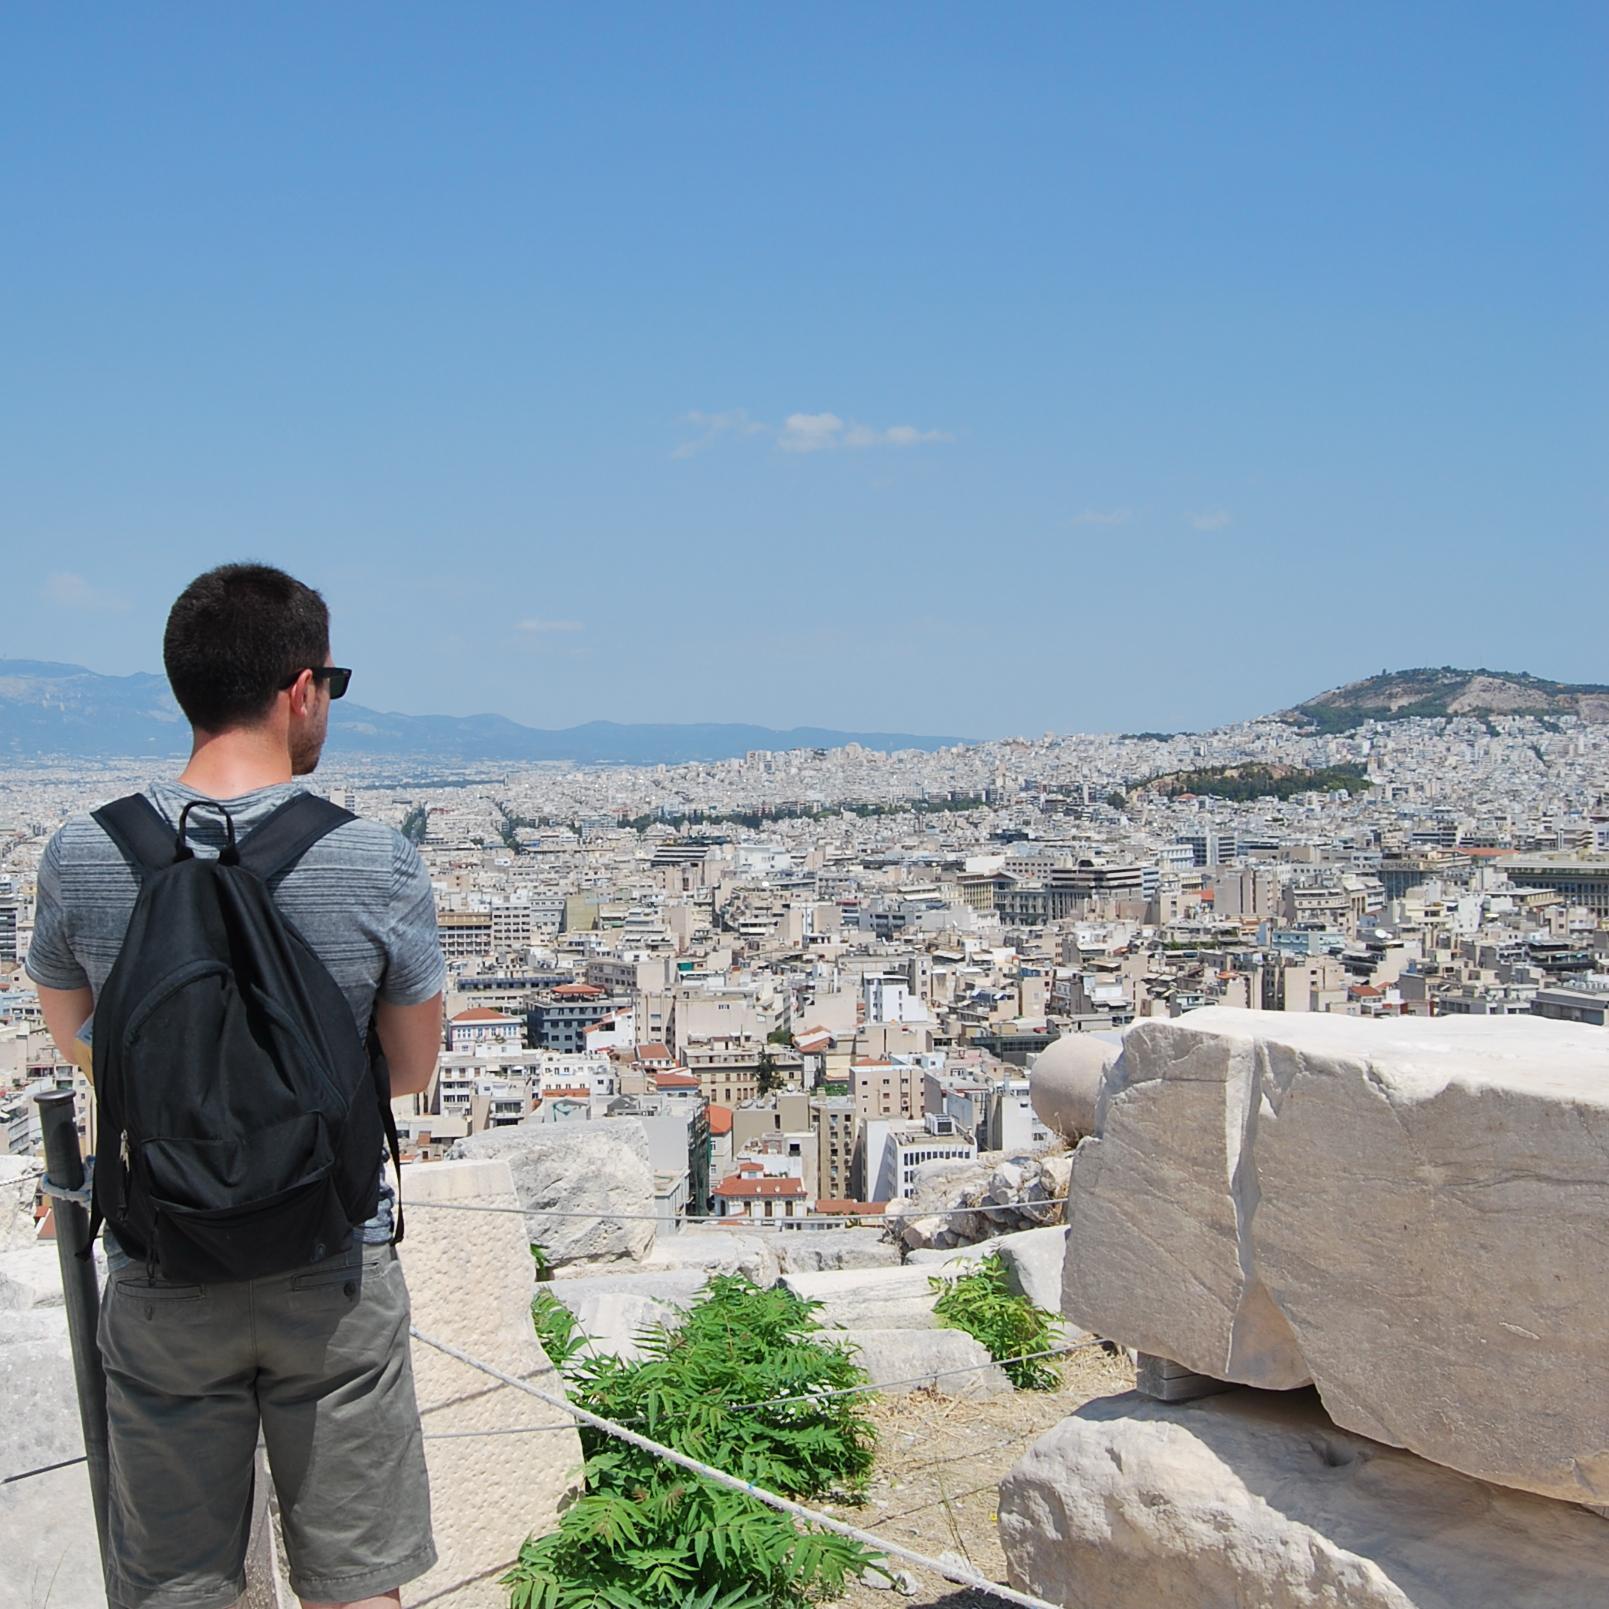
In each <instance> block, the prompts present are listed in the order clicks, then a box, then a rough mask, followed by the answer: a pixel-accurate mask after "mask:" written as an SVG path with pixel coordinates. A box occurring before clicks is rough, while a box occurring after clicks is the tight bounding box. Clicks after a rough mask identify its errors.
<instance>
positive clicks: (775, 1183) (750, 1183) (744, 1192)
mask: <svg viewBox="0 0 1609 1609" xmlns="http://www.w3.org/2000/svg"><path fill="white" fill-rule="evenodd" d="M804 1193H805V1187H804V1183H803V1181H802V1180H799V1179H740V1178H739V1177H738V1176H737V1175H736V1174H735V1173H734V1174H733V1175H732V1176H731V1178H729V1179H722V1180H721V1182H720V1183H719V1184H718V1185H717V1186H716V1187H715V1194H716V1195H718V1196H726V1197H729V1198H730V1197H733V1196H739V1197H746V1198H754V1197H765V1196H770V1197H779V1196H802V1195H803V1194H804Z"/></svg>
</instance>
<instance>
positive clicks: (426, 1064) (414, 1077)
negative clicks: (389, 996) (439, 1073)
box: [374, 994, 441, 1095]
mask: <svg viewBox="0 0 1609 1609" xmlns="http://www.w3.org/2000/svg"><path fill="white" fill-rule="evenodd" d="M374 1026H375V1030H376V1032H377V1033H378V1034H379V1035H380V1048H381V1049H382V1050H383V1051H384V1052H385V1059H386V1061H387V1063H388V1064H389V1065H390V1068H391V1093H392V1094H393V1095H418V1094H420V1093H421V1092H422V1091H423V1090H424V1089H425V1088H427V1087H428V1085H429V1083H430V1076H431V1074H432V1073H434V1072H435V1070H436V1057H437V1055H438V1054H439V1053H440V1051H441V996H440V995H439V994H437V995H433V996H432V997H431V998H430V999H429V1000H422V1001H420V1003H419V1004H418V1005H416V1006H393V1005H388V1004H387V1003H386V1002H385V1001H384V1000H382V1001H380V1002H379V1004H378V1005H376V1007H375V1009H374Z"/></svg>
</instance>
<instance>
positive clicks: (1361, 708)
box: [1278, 665, 1609, 732]
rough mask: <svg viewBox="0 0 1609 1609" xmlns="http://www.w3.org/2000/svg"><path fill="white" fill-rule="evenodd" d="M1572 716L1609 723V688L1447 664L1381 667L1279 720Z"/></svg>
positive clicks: (1336, 727)
mask: <svg viewBox="0 0 1609 1609" xmlns="http://www.w3.org/2000/svg"><path fill="white" fill-rule="evenodd" d="M1493 715H1541V716H1555V717H1557V716H1560V715H1575V716H1579V717H1580V718H1581V719H1582V720H1584V721H1592V722H1595V723H1601V724H1606V725H1609V687H1605V686H1600V685H1598V684H1595V683H1571V682H1552V681H1548V680H1547V679H1546V678H1545V677H1541V676H1532V675H1530V674H1529V673H1528V672H1525V671H1519V672H1514V671H1506V670H1456V669H1454V668H1453V667H1452V666H1451V665H1442V666H1440V667H1436V668H1431V667H1421V668H1420V669H1418V670H1397V671H1381V673H1380V674H1379V675H1378V676H1370V677H1369V678H1368V679H1367V680H1366V681H1361V682H1349V683H1348V684H1347V685H1346V686H1345V687H1336V688H1332V689H1331V690H1330V691H1329V692H1327V693H1320V694H1319V695H1318V697H1317V698H1310V699H1308V700H1307V702H1306V703H1305V704H1298V705H1297V706H1296V707H1295V708H1294V709H1289V710H1281V711H1280V713H1279V717H1278V718H1279V719H1280V720H1283V721H1289V722H1290V723H1291V724H1292V725H1296V726H1308V727H1316V728H1317V729H1318V730H1319V731H1321V732H1350V731H1351V730H1352V729H1353V728H1354V727H1358V726H1361V725H1362V724H1363V723H1364V722H1365V721H1404V720H1411V719H1413V718H1414V717H1435V716H1471V717H1473V718H1475V719H1477V720H1478V719H1481V718H1483V717H1490V716H1493Z"/></svg>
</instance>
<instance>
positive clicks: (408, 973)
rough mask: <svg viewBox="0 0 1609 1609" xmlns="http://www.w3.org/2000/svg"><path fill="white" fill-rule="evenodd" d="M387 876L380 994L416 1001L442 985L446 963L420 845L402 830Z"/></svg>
mask: <svg viewBox="0 0 1609 1609" xmlns="http://www.w3.org/2000/svg"><path fill="white" fill-rule="evenodd" d="M391 881H392V892H391V923H390V926H389V927H388V928H387V930H386V969H385V977H384V978H383V979H382V980H381V983H380V998H381V999H382V1000H384V1001H385V1002H386V1003H387V1004H388V1005H393V1006H417V1005H419V1004H420V1003H421V1002H422V1001H425V1000H429V999H430V998H431V996H432V995H437V994H440V993H441V991H442V990H443V989H444V988H445V987H446V983H447V963H446V962H445V961H444V960H443V959H442V954H441V941H440V939H439V938H438V937H437V936H436V896H435V894H434V892H433V891H432V890H431V887H430V874H429V873H428V872H427V871H426V870H425V864H424V862H423V861H422V860H420V858H419V851H418V850H417V849H415V848H414V847H413V845H412V844H410V843H409V842H408V840H407V839H406V838H404V837H403V836H402V835H401V834H400V833H399V834H398V835H397V848H396V854H395V856H394V858H393V861H392V880H391Z"/></svg>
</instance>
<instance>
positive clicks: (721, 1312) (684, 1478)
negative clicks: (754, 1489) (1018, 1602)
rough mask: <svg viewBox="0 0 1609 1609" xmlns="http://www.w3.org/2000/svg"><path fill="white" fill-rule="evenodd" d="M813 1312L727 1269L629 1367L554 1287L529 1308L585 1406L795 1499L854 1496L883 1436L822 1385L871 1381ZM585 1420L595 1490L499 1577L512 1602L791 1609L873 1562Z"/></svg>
mask: <svg viewBox="0 0 1609 1609" xmlns="http://www.w3.org/2000/svg"><path fill="white" fill-rule="evenodd" d="M544 1297H545V1298H546V1301H544ZM549 1304H551V1306H549ZM814 1306H815V1304H814V1303H810V1302H806V1301H803V1300H802V1299H800V1298H799V1297H797V1296H794V1295H793V1294H792V1293H791V1292H790V1291H786V1290H761V1289H760V1288H759V1287H757V1286H755V1285H754V1284H752V1283H751V1282H750V1281H748V1280H746V1279H744V1278H742V1277H741V1276H738V1275H718V1276H716V1277H715V1278H714V1279H712V1280H711V1281H710V1282H709V1285H708V1286H707V1287H706V1289H705V1291H704V1293H703V1294H702V1295H701V1296H700V1298H699V1300H698V1301H697V1302H696V1303H695V1304H694V1306H693V1308H692V1309H691V1311H690V1312H689V1313H688V1315H687V1318H686V1321H685V1323H684V1324H683V1325H682V1326H681V1328H680V1329H678V1330H674V1331H670V1330H666V1329H664V1328H661V1327H655V1328H653V1329H651V1330H649V1331H646V1332H645V1333H644V1334H643V1335H641V1336H640V1337H639V1338H638V1341H639V1345H640V1347H641V1348H642V1351H643V1357H642V1358H641V1359H640V1360H639V1361H636V1362H631V1363H625V1362H622V1361H621V1360H620V1359H619V1358H616V1357H613V1356H610V1355H608V1354H597V1353H593V1352H591V1351H590V1350H589V1346H590V1343H589V1342H588V1340H587V1338H586V1336H585V1334H584V1333H582V1332H581V1331H580V1330H579V1328H578V1327H577V1326H576V1324H575V1321H574V1320H573V1318H571V1317H570V1315H569V1313H568V1310H565V1309H563V1308H562V1304H560V1303H558V1302H557V1301H556V1300H554V1299H553V1297H552V1296H551V1294H550V1293H548V1292H538V1294H537V1298H536V1302H535V1303H534V1304H533V1309H532V1312H533V1318H534V1319H535V1322H536V1325H537V1331H538V1335H539V1336H540V1337H541V1339H542V1344H543V1347H544V1349H546V1350H547V1352H548V1356H549V1357H550V1358H552V1359H553V1361H554V1363H555V1364H556V1366H557V1367H558V1368H560V1369H561V1370H562V1371H563V1373H564V1375H565V1380H566V1383H567V1385H568V1388H569V1392H570V1397H571V1400H572V1401H574V1402H575V1403H577V1404H578V1405H579V1406H582V1407H586V1408H589V1409H591V1410H592V1411H593V1412H594V1413H597V1414H600V1415H602V1416H603V1417H604V1418H607V1419H613V1420H615V1421H617V1422H618V1423H620V1424H624V1425H628V1426H630V1427H631V1428H632V1429H634V1430H638V1431H640V1432H641V1433H642V1434H644V1435H647V1436H652V1437H653V1438H654V1439H655V1440H657V1441H663V1442H665V1443H667V1444H668V1445H670V1446H672V1447H675V1448H676V1449H677V1451H679V1452H684V1453H687V1454H688V1455H690V1456H691V1457H694V1458H698V1459H701V1460H703V1461H704V1462H705V1463H708V1464H712V1465H714V1466H715V1467H716V1468H717V1469H722V1470H726V1471H728V1472H729V1473H731V1474H733V1475H738V1476H741V1477H742V1478H743V1479H745V1480H750V1481H753V1482H754V1483H755V1484H756V1485H760V1486H765V1487H769V1488H770V1489H771V1490H773V1491H776V1492H780V1493H781V1494H783V1495H784V1496H787V1497H794V1498H799V1499H809V1498H816V1497H820V1496H821V1495H823V1494H824V1493H827V1492H833V1493H836V1494H839V1495H841V1496H848V1497H854V1496H856V1495H858V1494H859V1492H860V1491H861V1489H862V1488H863V1487H864V1485H865V1481H866V1477H867V1475H868V1474H869V1472H870V1469H871V1464H872V1455H873V1450H874V1446H875V1439H874V1433H873V1430H872V1427H871V1424H870V1422H869V1421H868V1420H867V1418H866V1417H865V1413H864V1408H865V1403H864V1400H863V1399H862V1398H859V1397H842V1396H839V1397H826V1398H822V1397H820V1396H819V1395H816V1394H818V1393H820V1392H824V1391H837V1390H842V1389H843V1388H845V1387H848V1386H855V1385H860V1384H863V1383H864V1381H865V1375H864V1374H863V1372H862V1371H861V1370H860V1369H859V1368H858V1367H857V1366H856V1365H855V1363H854V1361H853V1360H852V1358H851V1357H850V1355H849V1353H848V1351H847V1349H846V1348H844V1347H843V1346H841V1345H838V1344H835V1343H831V1342H828V1341H827V1340H826V1339H825V1338H824V1336H823V1335H822V1332H821V1330H820V1327H819V1325H818V1324H817V1323H816V1321H815V1319H814V1317H813V1316H812V1310H813V1308H814ZM553 1308H558V1309H560V1312H562V1314H563V1317H562V1318H561V1317H560V1316H559V1314H558V1313H555V1312H554V1311H553ZM801 1397H802V1398H805V1399H806V1400H804V1401H783V1400H779V1399H785V1398H801ZM580 1428H581V1442H582V1449H583V1451H584V1452H585V1454H586V1464H585V1485H586V1491H585V1494H584V1495H583V1496H581V1497H579V1498H577V1499H576V1501H575V1502H574V1503H572V1504H571V1505H570V1507H569V1508H568V1509H567V1510H566V1511H565V1513H564V1515H563V1516H562V1518H561V1519H560V1522H559V1528H558V1529H557V1530H556V1531H553V1532H551V1533H549V1534H548V1535H547V1536H543V1537H536V1538H532V1539H531V1540H529V1541H527V1542H526V1544H525V1546H524V1548H523V1549H522V1550H521V1552H520V1557H519V1560H518V1562H517V1563H516V1564H515V1566H514V1568H513V1569H512V1570H511V1571H510V1572H509V1573H508V1574H507V1575H506V1576H505V1577H504V1578H503V1581H504V1584H505V1585H506V1586H507V1587H508V1588H509V1599H510V1606H511V1609H792V1606H796V1605H802V1604H806V1603H809V1602H811V1601H813V1600H815V1599H817V1598H820V1597H823V1596H831V1595H835V1594H837V1593H838V1592H839V1591H841V1589H842V1587H843V1585H844V1583H845V1582H846V1581H847V1580H848V1579H849V1578H850V1577H852V1576H854V1575H857V1574H859V1573H860V1572H861V1571H863V1570H865V1569H867V1568H868V1567H874V1566H875V1560H874V1557H873V1555H872V1554H871V1553H869V1552H868V1551H867V1550H866V1549H865V1548H863V1547H861V1546H860V1545H859V1544H858V1543H854V1542H851V1541H849V1540H847V1539H846V1538H843V1537H839V1536H835V1535H833V1534H831V1533H824V1532H811V1531H802V1530H800V1529H799V1528H798V1527H797V1526H795V1525H794V1523H793V1522H792V1521H791V1520H790V1519H788V1518H787V1516H785V1515H782V1514H778V1513H776V1512H775V1511H774V1510H772V1509H768V1508H766V1507H765V1506H764V1505H763V1504H760V1503H757V1502H755V1501H754V1500H753V1499H752V1498H749V1497H745V1496H743V1495H742V1494H741V1493H738V1492H732V1491H728V1490H727V1489H726V1488H724V1487H720V1486H716V1485H714V1484H712V1483H711V1482H709V1481H706V1480H703V1479H700V1478H699V1477H698V1476H695V1475H691V1474H689V1473H688V1472H687V1471H685V1470H683V1469H680V1468H678V1467H677V1466H676V1465H674V1464H668V1463H666V1462H665V1461H664V1460H663V1459H659V1458H656V1457H654V1456H653V1455H651V1454H649V1453H644V1452H641V1451H639V1450H638V1449H637V1448H635V1447H630V1446H627V1445H626V1444H625V1443H623V1442H619V1441H616V1440H614V1439H613V1438H611V1437H609V1436H606V1435H604V1434H603V1433H602V1432H600V1431H595V1430H592V1429H590V1428H589V1427H587V1426H584V1425H583V1426H581V1427H580Z"/></svg>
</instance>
